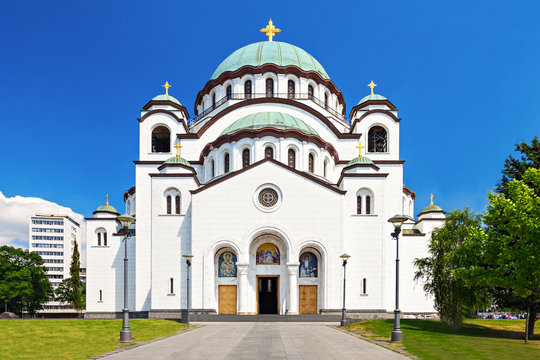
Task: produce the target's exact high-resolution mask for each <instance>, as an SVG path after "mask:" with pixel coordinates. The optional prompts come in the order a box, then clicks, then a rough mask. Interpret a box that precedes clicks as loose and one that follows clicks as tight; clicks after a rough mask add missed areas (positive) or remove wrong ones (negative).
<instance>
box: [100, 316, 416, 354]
mask: <svg viewBox="0 0 540 360" xmlns="http://www.w3.org/2000/svg"><path fill="white" fill-rule="evenodd" d="M198 324H199V325H201V327H200V328H199V329H194V330H193V331H189V332H186V333H182V334H179V335H175V336H172V337H170V338H167V339H164V340H160V341H156V342H153V343H150V344H147V345H143V346H139V347H136V348H134V349H131V350H126V351H123V352H120V353H117V354H113V355H110V356H107V357H105V358H104V359H110V360H120V359H126V360H127V359H130V360H137V359H141V360H142V359H144V360H150V359H182V360H192V359H193V360H195V359H196V360H207V359H208V360H218V359H226V360H232V359H235V360H236V359H239V360H256V359H273V360H274V359H276V360H277V359H287V360H292V359H294V360H296V359H298V360H300V359H302V360H303V359H305V360H319V359H321V360H323V359H324V360H330V359H339V360H344V359H347V360H348V359H407V358H406V357H405V356H402V355H400V354H397V353H395V352H392V351H390V350H387V349H384V348H382V347H380V346H377V345H374V344H371V343H369V342H366V341H363V340H361V339H358V338H356V337H354V336H350V335H348V334H345V333H343V332H341V331H338V330H336V329H333V328H331V327H328V326H326V325H328V324H326V323H279V322H271V323H269V322H268V323H265V322H253V323H244V322H235V323H216V322H213V323H198Z"/></svg>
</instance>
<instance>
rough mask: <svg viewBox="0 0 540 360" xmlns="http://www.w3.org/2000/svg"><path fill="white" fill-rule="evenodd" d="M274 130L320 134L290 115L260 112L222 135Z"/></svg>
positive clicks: (226, 129)
mask: <svg viewBox="0 0 540 360" xmlns="http://www.w3.org/2000/svg"><path fill="white" fill-rule="evenodd" d="M267 127H269V128H273V129H278V130H291V129H293V130H298V131H300V132H302V133H304V134H306V135H316V136H319V134H318V133H317V132H316V131H315V130H313V128H312V127H311V126H309V125H308V124H306V123H305V122H303V121H302V120H300V119H298V118H295V117H294V116H291V115H289V114H284V113H280V112H259V113H255V114H251V115H248V116H244V117H243V118H240V119H238V120H236V121H235V122H233V123H232V124H231V125H229V126H227V127H226V128H225V130H223V132H222V133H221V134H220V136H221V135H225V134H232V133H235V132H238V131H240V130H244V129H252V130H257V129H263V128H267Z"/></svg>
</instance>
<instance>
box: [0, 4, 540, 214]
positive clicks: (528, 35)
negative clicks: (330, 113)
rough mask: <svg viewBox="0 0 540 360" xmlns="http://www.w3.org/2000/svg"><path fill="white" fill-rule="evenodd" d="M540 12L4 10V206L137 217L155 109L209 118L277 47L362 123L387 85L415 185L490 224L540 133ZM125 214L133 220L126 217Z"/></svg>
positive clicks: (495, 8)
mask: <svg viewBox="0 0 540 360" xmlns="http://www.w3.org/2000/svg"><path fill="white" fill-rule="evenodd" d="M539 14H540V3H539V2H538V1H511V2H510V1H493V0H492V1H431V2H427V1H383V0H378V1H351V2H338V1H335V2H327V1H325V2H315V1H291V0H289V1H285V2H280V1H274V2H266V1H264V2H263V1H261V2H255V1H243V2H237V1H220V2H214V1H199V2H193V1H190V2H187V1H186V2H180V1H147V2H141V1H130V2H120V1H115V2H111V1H19V0H18V1H11V0H3V1H2V2H1V3H0V106H1V108H2V111H1V112H0V124H1V131H0V158H1V166H0V191H1V192H3V194H4V195H5V196H7V197H12V196H15V195H22V196H32V197H39V198H43V199H46V200H49V201H53V202H56V203H58V204H61V205H63V206H67V207H70V208H72V209H73V210H74V211H76V212H78V213H81V214H83V215H85V216H89V215H91V212H92V211H93V210H95V209H96V208H97V207H98V206H100V205H102V204H103V203H104V202H105V194H107V193H108V194H110V196H111V204H112V205H114V206H116V207H117V208H118V209H119V210H121V209H123V200H122V195H123V192H124V190H126V189H128V188H130V187H131V186H132V185H133V184H134V178H135V176H134V175H135V172H134V165H133V163H132V160H136V159H137V154H138V122H137V117H139V115H140V112H139V111H140V109H141V108H142V106H143V105H145V104H146V102H147V101H148V100H150V99H151V98H152V97H153V96H155V95H157V94H160V93H162V91H163V89H162V88H161V85H162V84H163V83H164V82H165V81H166V80H167V81H169V83H170V84H172V85H173V87H172V88H171V89H170V93H171V95H173V96H175V97H176V98H178V99H179V100H180V101H181V102H182V103H183V104H184V105H185V106H186V107H187V109H188V111H189V112H190V115H191V116H193V103H194V100H195V97H196V95H197V92H198V91H199V90H200V89H201V88H202V87H203V86H204V84H205V83H206V81H208V80H209V78H210V76H211V75H212V73H213V71H214V70H215V68H216V67H217V66H218V65H219V63H220V62H221V61H222V60H223V59H224V58H225V57H226V56H228V55H229V54H230V53H231V52H233V51H234V50H236V49H237V48H240V47H242V46H244V45H247V44H249V43H252V42H256V41H263V40H265V39H266V37H265V36H264V35H263V34H261V33H260V32H259V29H260V28H262V27H264V26H265V25H266V24H267V22H268V19H269V18H270V17H271V18H272V20H273V21H274V24H275V25H276V26H277V27H278V28H280V29H282V32H281V33H280V34H278V35H277V36H276V40H279V41H285V42H289V43H292V44H294V45H297V46H299V47H301V48H303V49H305V50H306V51H308V52H309V53H310V54H312V55H313V56H314V57H315V58H316V59H317V60H319V62H320V63H321V64H322V65H323V66H324V67H325V69H326V71H327V72H328V74H329V75H330V77H331V79H332V80H333V81H334V83H335V84H336V86H337V87H338V88H339V89H340V90H341V91H342V92H343V94H344V96H345V100H346V103H347V114H348V112H349V111H350V109H351V108H352V106H354V105H355V104H356V102H357V101H358V100H359V99H361V98H362V97H363V96H365V95H367V94H368V93H369V88H368V87H366V85H367V84H368V83H369V82H370V81H371V80H374V81H375V83H377V84H378V85H379V86H378V87H377V88H376V89H375V90H376V92H377V93H380V94H382V95H385V96H386V97H387V98H389V99H390V100H391V101H392V102H393V103H394V104H395V105H396V106H397V107H398V109H399V114H400V117H401V118H402V122H401V157H402V159H404V160H406V161H407V162H406V164H405V173H404V174H405V175H404V181H405V184H406V185H407V186H409V187H410V188H411V189H413V190H414V191H416V193H417V204H416V209H417V212H418V211H419V210H420V209H421V208H422V207H424V206H425V205H427V204H428V203H429V194H430V193H432V192H433V193H434V194H435V202H436V203H437V204H439V205H441V206H442V207H443V208H444V209H446V210H450V209H452V208H463V207H465V206H469V207H472V208H473V209H474V210H477V211H479V210H483V208H484V206H485V204H486V200H485V198H486V195H487V192H488V191H489V190H490V189H492V188H493V187H494V186H495V184H496V182H497V181H498V180H499V178H500V169H501V168H502V165H503V162H504V159H505V158H506V157H507V156H508V155H509V154H510V153H511V152H512V151H513V150H514V144H515V143H516V142H521V141H523V140H525V141H527V142H529V141H530V140H531V139H532V137H533V136H534V135H535V134H538V133H539V127H540V101H539V100H540V98H539V95H540V88H539V87H540V66H539V65H540V21H538V15H539ZM121 211H122V210H121Z"/></svg>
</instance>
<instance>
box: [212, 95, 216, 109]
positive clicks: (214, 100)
mask: <svg viewBox="0 0 540 360" xmlns="http://www.w3.org/2000/svg"><path fill="white" fill-rule="evenodd" d="M215 107H216V93H213V94H212V109H214V108H215Z"/></svg>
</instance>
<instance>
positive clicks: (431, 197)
mask: <svg viewBox="0 0 540 360" xmlns="http://www.w3.org/2000/svg"><path fill="white" fill-rule="evenodd" d="M430 199H431V204H430V205H431V206H433V194H431V196H430Z"/></svg>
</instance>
